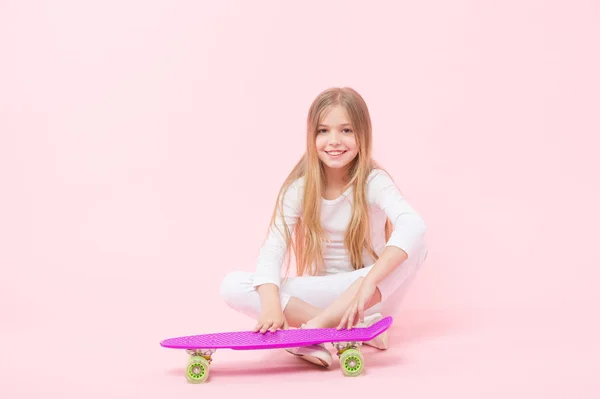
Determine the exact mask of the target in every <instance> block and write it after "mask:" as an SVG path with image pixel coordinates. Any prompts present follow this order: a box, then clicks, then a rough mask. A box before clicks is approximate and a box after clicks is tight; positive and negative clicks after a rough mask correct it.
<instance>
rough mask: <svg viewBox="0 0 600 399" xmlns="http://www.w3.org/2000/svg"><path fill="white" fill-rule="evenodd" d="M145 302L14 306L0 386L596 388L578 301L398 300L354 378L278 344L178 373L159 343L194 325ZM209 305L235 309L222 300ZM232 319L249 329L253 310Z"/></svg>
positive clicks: (533, 392)
mask: <svg viewBox="0 0 600 399" xmlns="http://www.w3.org/2000/svg"><path fill="white" fill-rule="evenodd" d="M139 305H140V304H139V303H135V301H131V302H129V303H124V304H123V306H122V307H120V308H119V307H114V308H111V309H110V312H109V311H108V310H107V309H103V308H102V306H101V305H100V304H96V306H94V305H91V306H90V308H89V309H88V312H86V313H81V314H75V315H73V314H69V306H65V308H64V309H63V311H60V312H55V313H54V319H52V318H40V319H26V318H25V317H23V316H19V315H17V314H10V313H9V314H8V319H9V321H10V320H11V317H12V321H13V322H19V324H13V325H12V327H10V325H9V328H3V329H2V330H1V331H2V335H1V336H0V338H1V341H2V344H1V348H2V361H1V362H0V375H1V376H2V378H1V380H2V383H1V384H0V397H2V398H38V397H39V398H41V397H57V398H58V397H61V398H82V397H85V398H88V399H89V398H120V397H123V398H133V397H136V398H138V397H144V398H168V397H176V398H187V397H189V398H198V397H203V396H202V395H205V394H207V393H210V394H212V395H214V394H217V393H220V394H236V395H237V394H239V395H243V397H257V398H258V397H280V395H282V394H284V395H285V397H286V398H306V397H307V396H310V395H318V396H316V397H321V396H325V395H326V394H331V395H346V394H347V395H356V394H359V395H371V394H373V393H377V394H379V395H385V397H389V396H388V395H401V396H402V397H405V398H440V397H457V398H458V397H460V398H463V399H464V398H506V397H519V398H598V397H600V383H599V382H598V376H597V371H598V370H599V368H598V364H599V363H598V359H599V358H600V346H599V345H598V340H597V337H598V335H599V332H600V329H599V328H598V326H597V325H596V324H594V323H591V322H584V321H585V320H589V316H590V315H586V314H585V313H583V312H580V313H579V314H577V313H573V312H560V314H556V313H555V312H553V311H540V310H538V311H536V312H523V311H521V312H517V311H515V310H511V309H504V310H495V311H486V312H481V311H478V312H468V311H464V310H447V311H441V310H440V311H403V312H401V314H399V315H398V316H397V318H396V323H395V325H394V326H392V328H391V329H390V331H389V334H390V343H391V348H390V349H389V350H387V351H377V350H376V349H373V348H364V349H363V351H364V354H365V361H366V363H367V366H366V371H365V373H364V374H363V375H362V376H360V377H358V378H347V377H343V376H342V374H341V372H340V370H339V366H338V363H337V359H335V361H334V365H333V366H332V367H331V368H330V369H328V370H323V369H318V368H316V367H314V366H313V365H311V364H308V363H305V362H303V361H301V360H298V359H296V358H294V357H292V356H291V355H289V354H287V353H286V352H285V351H283V350H281V349H279V350H266V351H245V352H234V351H231V350H220V351H218V352H217V353H216V354H215V355H214V362H213V364H212V369H211V377H210V379H209V382H208V383H206V384H203V385H192V384H188V383H187V382H186V381H185V379H184V377H183V371H184V366H185V363H186V359H187V358H186V355H185V353H184V352H182V351H177V350H171V349H164V348H161V347H160V346H159V345H158V342H159V340H161V339H163V338H166V337H169V336H172V335H174V334H173V333H175V332H182V334H183V335H187V334H189V333H193V332H192V331H188V330H186V329H187V328H189V323H188V324H186V323H185V321H184V320H180V319H177V316H175V315H173V316H168V315H167V316H165V317H163V319H162V320H159V318H158V314H157V313H156V312H154V311H153V309H152V307H151V306H147V307H140V308H139V309H138V311H137V315H136V314H132V313H130V310H132V308H133V307H135V306H139ZM42 306H43V305H42ZM73 306H75V305H73ZM158 308H159V310H160V307H158ZM213 311H215V312H221V314H225V315H229V314H230V313H229V310H227V309H226V308H224V307H222V306H221V305H216V306H215V308H214V309H213ZM109 314H110V316H109ZM215 314H216V313H215ZM231 314H232V315H233V313H231ZM154 316H156V317H154ZM179 316H180V314H179ZM186 325H187V326H188V327H185V326H186ZM17 326H18V327H17ZM229 326H230V327H231V328H232V329H242V328H244V326H247V320H244V319H242V318H240V317H238V318H235V319H233V321H232V322H231V323H229ZM5 327H6V325H5ZM176 335H179V334H176ZM308 382H311V383H312V385H310V386H309V385H308V384H307V383H308Z"/></svg>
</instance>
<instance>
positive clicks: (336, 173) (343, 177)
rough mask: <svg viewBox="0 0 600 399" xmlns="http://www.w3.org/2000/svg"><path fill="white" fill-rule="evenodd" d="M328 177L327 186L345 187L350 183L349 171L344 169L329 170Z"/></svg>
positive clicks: (327, 171)
mask: <svg viewBox="0 0 600 399" xmlns="http://www.w3.org/2000/svg"><path fill="white" fill-rule="evenodd" d="M325 174H326V176H327V182H326V183H327V185H328V186H334V187H340V186H345V185H346V184H347V183H348V171H346V170H343V169H327V170H326V172H325Z"/></svg>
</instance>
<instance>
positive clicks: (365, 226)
mask: <svg viewBox="0 0 600 399" xmlns="http://www.w3.org/2000/svg"><path fill="white" fill-rule="evenodd" d="M336 105H340V106H342V107H343V108H344V109H345V110H346V112H347V113H348V116H349V117H350V123H351V125H352V127H353V130H354V135H355V138H356V142H357V146H358V154H357V156H356V158H355V159H354V160H353V161H352V162H351V163H350V164H349V168H348V174H349V177H350V179H349V182H348V184H347V185H346V187H344V191H345V190H346V189H347V188H348V187H350V186H353V188H354V190H353V205H352V218H351V220H350V223H349V224H348V228H347V230H346V233H345V236H344V246H345V248H346V249H347V251H348V252H349V254H350V261H351V264H352V267H353V268H354V269H355V270H356V269H360V268H362V267H364V265H363V260H362V256H363V250H367V251H368V253H369V254H370V255H371V256H373V258H374V259H378V255H377V253H376V252H375V251H374V250H373V247H372V244H371V237H370V228H369V226H370V224H369V223H370V221H369V211H368V205H369V204H368V199H367V194H366V183H367V178H368V176H369V174H370V173H371V171H372V170H373V168H378V169H381V168H380V167H379V166H378V165H377V163H376V162H375V161H374V160H373V159H372V158H371V148H372V128H371V118H370V116H369V110H368V108H367V104H366V103H365V101H364V99H363V98H362V97H361V96H360V94H358V93H357V92H356V91H355V90H354V89H352V88H348V87H344V88H330V89H327V90H325V91H323V92H321V93H320V94H319V95H318V96H317V97H316V98H315V100H314V101H313V103H312V105H311V107H310V109H309V111H308V117H307V129H306V152H305V153H304V155H303V156H302V157H301V159H300V160H299V161H298V163H297V164H296V165H295V166H294V168H293V169H292V171H291V172H290V174H289V175H288V177H287V178H286V179H285V181H284V183H283V185H282V187H281V189H280V190H279V194H278V196H277V203H276V205H275V209H274V210H273V216H272V217H271V223H270V228H272V227H273V226H276V220H277V216H278V215H279V216H280V217H281V219H280V220H281V221H282V222H283V227H284V228H283V232H282V234H284V236H285V242H286V248H287V250H286V258H287V268H286V269H288V268H289V262H290V259H291V251H293V252H294V253H295V260H296V273H297V275H298V276H301V275H304V274H307V273H308V274H310V275H316V274H318V273H319V272H320V271H321V270H322V266H323V256H322V246H321V245H322V242H323V240H324V235H325V234H324V231H323V228H322V226H321V220H320V207H321V198H322V197H321V195H322V188H323V183H324V182H325V177H326V175H325V169H324V167H323V164H322V162H321V161H320V160H319V158H318V155H317V149H316V144H315V140H316V135H317V130H318V129H317V126H318V124H319V123H321V121H322V117H323V116H324V114H325V113H327V112H329V110H331V109H332V108H333V107H334V106H336ZM299 178H304V181H305V184H304V191H303V205H302V209H301V212H300V217H299V218H298V220H297V222H296V224H295V226H294V230H293V235H292V234H290V232H289V227H288V225H287V223H286V222H285V218H284V214H283V198H284V197H285V194H286V192H287V190H288V188H289V187H290V185H292V184H293V183H294V182H295V181H296V180H297V179H299ZM390 233H391V223H390V221H389V219H386V222H385V237H386V241H387V240H388V238H389V236H390ZM290 243H291V244H292V245H290ZM286 275H287V273H286Z"/></svg>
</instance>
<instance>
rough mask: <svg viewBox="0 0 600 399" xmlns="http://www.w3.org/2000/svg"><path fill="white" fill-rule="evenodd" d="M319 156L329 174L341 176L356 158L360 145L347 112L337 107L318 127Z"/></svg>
mask: <svg viewBox="0 0 600 399" xmlns="http://www.w3.org/2000/svg"><path fill="white" fill-rule="evenodd" d="M315 144H316V147H317V154H318V156H319V159H320V160H321V162H323V164H324V166H325V170H326V171H327V172H328V173H333V174H336V175H337V174H339V173H340V172H344V171H346V167H347V166H348V165H349V164H350V163H351V162H352V160H354V158H356V156H357V154H358V145H357V144H356V136H355V135H354V128H353V126H352V124H351V121H350V118H349V117H348V114H347V112H346V110H345V109H344V108H343V107H341V106H339V105H336V106H334V107H333V108H332V109H331V111H330V112H329V113H327V114H326V115H325V117H324V118H323V120H322V121H321V122H320V124H319V125H318V126H317V136H316V140H315Z"/></svg>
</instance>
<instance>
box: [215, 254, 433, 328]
mask: <svg viewBox="0 0 600 399" xmlns="http://www.w3.org/2000/svg"><path fill="white" fill-rule="evenodd" d="M426 255H427V250H426V249H423V250H422V251H421V252H419V253H417V254H415V255H413V256H411V257H410V258H409V259H407V260H406V261H405V262H404V263H403V264H402V265H400V266H399V267H398V268H397V269H396V270H394V271H393V272H392V273H391V274H390V275H389V276H388V277H387V278H386V279H385V280H384V281H382V282H381V283H380V284H379V285H378V290H377V291H376V294H375V295H374V299H373V301H372V303H370V304H368V305H367V306H368V309H367V310H366V311H365V315H370V314H373V313H383V312H385V313H389V314H392V313H395V311H396V310H397V308H398V302H399V301H400V300H401V299H402V297H403V293H404V292H406V289H407V286H408V285H409V284H410V282H411V281H412V279H413V277H414V275H415V273H416V271H417V269H418V268H419V266H420V265H421V263H422V262H423V261H424V260H425V257H426ZM372 267H373V266H369V267H365V268H363V269H359V270H355V271H352V272H348V273H339V274H333V275H326V276H302V277H291V278H289V279H288V280H287V281H286V282H285V283H284V284H282V286H281V288H280V293H281V308H282V310H283V312H284V315H285V316H286V318H287V319H288V324H289V325H290V326H293V327H299V326H300V325H302V324H305V323H309V322H311V320H312V319H315V318H316V320H313V321H312V323H313V324H314V323H315V321H316V322H318V323H323V324H324V325H330V326H332V325H336V320H337V323H339V320H340V319H341V317H342V315H343V312H344V311H345V310H346V309H347V306H348V305H349V303H350V301H351V300H352V298H353V297H354V295H355V294H356V291H357V290H358V287H359V286H360V283H359V282H360V281H361V280H362V278H363V277H364V276H366V274H367V273H368V272H369V271H370V269H371V268H372ZM221 296H222V297H223V298H224V300H225V302H226V303H227V304H228V305H229V306H231V307H232V308H233V309H235V310H237V311H239V312H241V313H243V314H246V315H247V316H249V317H251V318H253V319H255V320H256V319H257V318H258V317H259V315H260V311H261V305H260V297H259V295H258V292H257V291H256V289H254V288H253V273H250V272H233V273H230V274H228V275H227V276H226V278H225V279H224V280H223V283H222V284H221ZM386 309H387V311H386Z"/></svg>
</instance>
